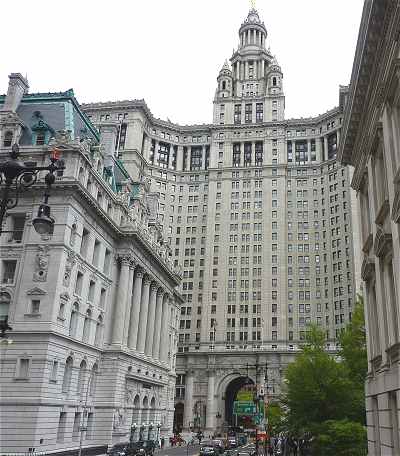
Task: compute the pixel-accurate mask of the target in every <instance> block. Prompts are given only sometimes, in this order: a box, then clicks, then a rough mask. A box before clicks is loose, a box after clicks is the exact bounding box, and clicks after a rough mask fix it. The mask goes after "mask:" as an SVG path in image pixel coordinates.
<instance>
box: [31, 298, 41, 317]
mask: <svg viewBox="0 0 400 456" xmlns="http://www.w3.org/2000/svg"><path fill="white" fill-rule="evenodd" d="M39 311H40V299H32V301H31V313H33V314H38V313H39Z"/></svg>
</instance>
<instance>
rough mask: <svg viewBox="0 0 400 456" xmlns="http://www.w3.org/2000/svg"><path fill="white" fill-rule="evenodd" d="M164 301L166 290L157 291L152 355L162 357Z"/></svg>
mask: <svg viewBox="0 0 400 456" xmlns="http://www.w3.org/2000/svg"><path fill="white" fill-rule="evenodd" d="M163 301H164V290H161V289H160V290H158V293H157V304H156V316H155V327H154V338H153V347H152V357H153V358H157V359H159V358H160V341H161V318H162V311H163Z"/></svg>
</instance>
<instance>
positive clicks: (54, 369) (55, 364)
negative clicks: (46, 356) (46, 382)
mask: <svg viewBox="0 0 400 456" xmlns="http://www.w3.org/2000/svg"><path fill="white" fill-rule="evenodd" d="M57 373H58V361H56V360H54V361H53V363H52V365H51V371H50V381H51V382H56V381H57Z"/></svg>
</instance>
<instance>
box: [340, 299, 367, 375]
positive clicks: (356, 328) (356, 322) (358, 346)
mask: <svg viewBox="0 0 400 456" xmlns="http://www.w3.org/2000/svg"><path fill="white" fill-rule="evenodd" d="M365 333H366V331H365V321H364V304H363V299H362V297H361V296H358V299H357V303H356V305H355V308H354V312H353V315H352V319H351V322H350V323H349V324H348V325H347V327H346V329H345V330H344V331H343V332H342V334H341V336H340V339H339V341H340V345H341V350H340V356H341V358H342V360H343V363H344V364H345V366H346V367H347V369H348V371H349V374H350V376H351V379H352V380H353V381H355V382H357V383H359V384H364V382H365V377H366V375H367V371H368V361H367V344H366V338H365Z"/></svg>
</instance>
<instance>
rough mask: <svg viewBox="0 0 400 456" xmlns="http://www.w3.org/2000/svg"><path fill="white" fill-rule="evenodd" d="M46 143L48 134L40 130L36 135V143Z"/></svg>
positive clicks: (41, 144)
mask: <svg viewBox="0 0 400 456" xmlns="http://www.w3.org/2000/svg"><path fill="white" fill-rule="evenodd" d="M44 144H46V134H45V132H44V131H39V132H38V133H37V135H36V145H37V146H43V145H44Z"/></svg>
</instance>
